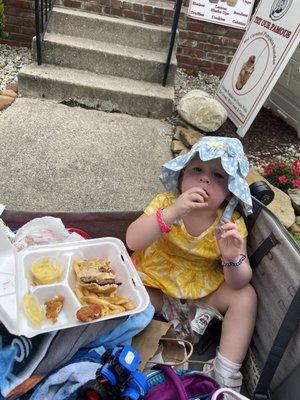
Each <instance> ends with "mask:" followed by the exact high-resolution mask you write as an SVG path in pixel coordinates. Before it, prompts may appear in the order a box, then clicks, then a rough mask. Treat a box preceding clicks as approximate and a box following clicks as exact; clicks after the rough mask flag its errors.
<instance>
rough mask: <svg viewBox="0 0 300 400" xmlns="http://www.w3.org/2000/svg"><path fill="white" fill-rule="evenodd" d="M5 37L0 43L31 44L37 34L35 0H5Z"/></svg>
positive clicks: (27, 45)
mask: <svg viewBox="0 0 300 400" xmlns="http://www.w3.org/2000/svg"><path fill="white" fill-rule="evenodd" d="M4 16H5V20H4V24H5V25H4V35H3V36H4V38H3V39H0V43H6V44H9V45H11V46H25V47H30V46H31V40H32V38H33V36H34V35H35V24H34V0H4Z"/></svg>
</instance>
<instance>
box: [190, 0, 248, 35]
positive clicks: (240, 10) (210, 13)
mask: <svg viewBox="0 0 300 400" xmlns="http://www.w3.org/2000/svg"><path fill="white" fill-rule="evenodd" d="M253 4H254V0H220V1H219V0H190V4H189V9H188V16H189V17H191V18H195V19H199V20H201V21H207V22H212V23H214V24H220V25H226V26H231V27H233V28H239V29H246V27H247V24H248V22H249V19H250V16H251V11H252V7H253Z"/></svg>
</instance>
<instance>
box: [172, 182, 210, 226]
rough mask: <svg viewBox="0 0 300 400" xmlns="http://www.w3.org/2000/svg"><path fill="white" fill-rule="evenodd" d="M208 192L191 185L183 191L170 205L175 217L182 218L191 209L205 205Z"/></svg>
mask: <svg viewBox="0 0 300 400" xmlns="http://www.w3.org/2000/svg"><path fill="white" fill-rule="evenodd" d="M207 199H208V194H207V193H206V191H205V190H204V189H202V188H200V187H193V188H191V189H188V190H187V191H185V192H183V193H182V194H181V195H180V196H179V197H178V198H177V199H176V201H175V203H174V204H173V205H172V206H171V207H172V208H173V212H174V214H175V218H182V217H183V216H185V215H186V214H188V213H189V212H190V211H191V210H198V209H201V208H204V207H207V202H206V200H207Z"/></svg>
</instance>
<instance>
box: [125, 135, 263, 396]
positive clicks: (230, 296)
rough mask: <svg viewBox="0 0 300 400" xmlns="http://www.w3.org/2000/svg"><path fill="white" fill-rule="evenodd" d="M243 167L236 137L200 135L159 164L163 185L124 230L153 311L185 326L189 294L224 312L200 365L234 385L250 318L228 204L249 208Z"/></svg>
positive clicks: (236, 224)
mask: <svg viewBox="0 0 300 400" xmlns="http://www.w3.org/2000/svg"><path fill="white" fill-rule="evenodd" d="M248 170H249V164H248V161H247V159H246V157H245V155H244V152H243V147H242V144H241V142H240V141H239V140H238V139H233V138H225V137H214V136H210V137H204V138H203V139H201V140H200V141H199V142H198V143H196V144H195V145H194V146H193V147H192V149H191V151H190V152H189V153H187V154H185V155H182V156H179V157H177V158H175V159H173V160H171V161H169V162H167V163H165V164H164V165H163V169H162V174H161V176H160V178H161V181H162V183H163V184H164V186H165V187H166V189H167V190H168V191H167V192H165V193H161V194H158V195H157V196H156V197H155V198H154V199H153V200H152V201H151V202H150V204H149V205H148V206H147V208H146V209H145V211H144V214H143V215H142V216H140V217H139V218H138V219H137V220H136V221H134V222H133V223H132V224H131V225H130V226H129V228H128V230H127V234H126V241H127V245H128V247H129V248H130V249H132V250H135V252H134V254H133V258H134V261H135V263H136V266H137V269H138V271H139V273H140V275H141V277H142V279H143V281H144V283H145V285H146V286H147V290H148V292H149V295H150V299H151V302H152V304H153V305H154V307H155V310H156V313H158V314H160V315H163V316H164V317H165V318H166V319H167V320H169V321H173V322H175V323H176V324H179V326H180V328H181V329H183V330H186V331H188V330H189V329H190V326H189V327H186V326H185V325H186V324H185V323H183V321H185V319H186V316H187V314H188V313H189V312H190V310H191V309H192V308H193V307H194V308H195V300H198V301H199V300H200V301H201V303H205V304H206V305H207V306H208V308H209V309H210V310H211V309H215V310H216V313H218V312H219V313H221V314H222V315H223V316H224V319H223V324H222V334H221V341H220V346H219V348H218V349H217V355H216V357H215V359H214V360H213V368H211V367H210V366H209V365H208V364H207V365H205V366H204V371H205V372H208V373H209V374H210V375H211V376H213V377H214V378H215V379H216V380H217V381H218V382H219V383H220V384H221V385H222V386H226V387H230V388H233V389H235V390H236V391H239V390H240V386H241V384H242V375H241V373H240V372H239V369H240V367H241V364H242V361H243V359H244V357H245V355H246V352H247V349H248V346H249V343H250V339H251V336H252V332H253V328H254V324H255V317H256V294H255V291H254V289H253V287H252V286H251V285H250V284H249V282H250V280H251V277H252V270H251V268H250V265H249V260H248V257H247V250H246V236H247V230H246V226H245V223H244V220H243V218H242V217H241V216H240V215H239V214H238V212H236V211H234V209H235V207H236V205H237V203H238V202H240V204H241V206H242V207H243V211H244V213H245V215H248V214H250V213H251V212H252V202H251V195H250V191H249V187H248V184H247V182H246V181H245V177H246V175H247V173H248ZM177 328H178V326H177Z"/></svg>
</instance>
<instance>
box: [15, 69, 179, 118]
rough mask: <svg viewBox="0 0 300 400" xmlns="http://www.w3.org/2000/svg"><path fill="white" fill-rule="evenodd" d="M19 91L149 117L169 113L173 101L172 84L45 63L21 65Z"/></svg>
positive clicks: (169, 114) (160, 116)
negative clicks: (163, 84)
mask: <svg viewBox="0 0 300 400" xmlns="http://www.w3.org/2000/svg"><path fill="white" fill-rule="evenodd" d="M19 92H20V94H21V96H25V97H34V98H38V97H40V98H45V99H52V100H56V101H60V102H62V101H64V102H67V101H75V102H78V103H79V104H83V105H85V106H88V107H91V108H94V109H98V110H102V111H109V112H111V111H115V112H121V113H125V114H131V115H137V116H146V117H152V118H162V117H166V116H171V115H172V111H173V105H174V87H173V86H166V87H163V86H161V85H160V84H157V83H149V82H143V81H138V80H133V79H128V78H121V77H116V76H111V75H98V74H95V73H92V72H88V71H82V70H76V69H71V68H65V67H58V66H54V65H48V64H43V65H41V66H37V65H36V64H30V65H28V66H26V67H23V68H22V70H21V71H20V73H19Z"/></svg>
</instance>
